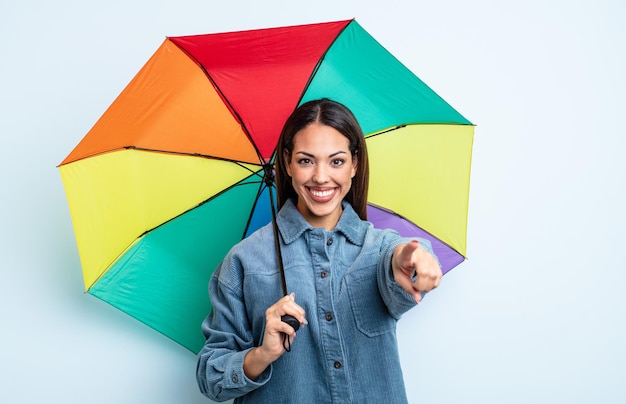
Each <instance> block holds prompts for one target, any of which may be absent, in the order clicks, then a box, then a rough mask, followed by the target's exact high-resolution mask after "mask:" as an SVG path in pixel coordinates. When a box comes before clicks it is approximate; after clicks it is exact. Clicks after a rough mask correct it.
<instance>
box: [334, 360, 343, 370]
mask: <svg viewBox="0 0 626 404" xmlns="http://www.w3.org/2000/svg"><path fill="white" fill-rule="evenodd" d="M333 366H334V367H335V369H341V366H343V365H342V364H341V362H339V361H336V362H335V363H334V365H333Z"/></svg>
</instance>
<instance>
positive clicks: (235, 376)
mask: <svg viewBox="0 0 626 404" xmlns="http://www.w3.org/2000/svg"><path fill="white" fill-rule="evenodd" d="M232 380H233V383H237V382H239V376H237V375H233V378H232Z"/></svg>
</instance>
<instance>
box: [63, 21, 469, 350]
mask: <svg viewBox="0 0 626 404" xmlns="http://www.w3.org/2000/svg"><path fill="white" fill-rule="evenodd" d="M322 97H326V98H330V99H333V100H336V101H339V102H341V103H343V104H345V105H346V106H347V107H348V108H350V109H351V110H352V111H353V112H354V114H355V116H356V117H357V119H358V120H359V122H360V124H361V126H362V127H363V130H364V132H365V133H366V137H367V140H366V141H367V143H368V151H369V154H370V195H369V203H370V205H369V208H368V209H369V211H368V215H369V219H370V220H371V221H372V222H373V223H374V224H375V226H377V227H385V228H388V227H391V228H395V229H397V230H398V231H399V232H400V233H401V234H403V235H406V236H421V237H425V238H428V239H430V240H431V241H432V244H433V247H434V250H435V252H436V253H437V255H438V257H439V259H440V262H441V264H442V267H443V271H444V272H447V271H449V270H450V269H451V268H453V267H454V266H456V265H458V264H459V263H460V262H462V261H463V260H464V259H465V255H466V226H467V206H468V195H469V171H470V161H471V149H472V142H473V125H472V124H471V123H470V122H469V121H468V120H467V119H466V118H464V117H463V116H462V115H461V114H459V113H458V112H457V111H456V110H455V109H454V108H452V107H451V106H450V105H449V104H448V103H446V102H445V101H444V100H443V99H442V98H441V97H440V96H438V95H437V94H436V93H435V92H434V91H433V90H432V89H430V88H429V87H428V86H427V85H426V84H424V83H423V82H422V81H421V80H420V79H419V78H417V77H416V76H415V75H414V74H413V73H412V72H411V71H410V70H408V69H407V68H406V67H405V66H404V65H403V64H402V63H401V62H399V61H398V60H397V59H396V58H395V57H394V56H392V55H391V54H390V53H389V52H388V51H387V50H385V48H384V47H382V46H381V45H380V44H379V43H378V42H377V41H376V40H375V39H374V38H373V37H372V36H371V35H370V34H368V33H367V32H366V31H365V30H364V29H363V28H362V27H361V26H360V25H359V24H358V23H357V22H356V20H345V21H334V22H325V23H319V24H306V25H297V26H287V27H278V28H268V29H257V30H248V31H238V32H227V33H217V34H207V35H192V36H177V37H166V39H165V40H164V42H163V43H162V44H161V46H160V47H159V48H158V49H157V50H156V52H155V53H154V55H153V56H152V57H151V58H150V59H149V60H148V62H147V63H146V64H145V65H144V66H143V68H142V69H141V70H140V71H139V72H138V73H137V75H136V76H135V77H134V78H133V79H132V81H131V82H130V83H129V84H128V85H127V87H126V88H125V89H124V90H123V91H122V93H121V94H120V95H119V96H118V97H117V98H116V100H115V101H114V102H113V103H112V104H111V106H110V107H109V108H108V109H107V110H106V111H105V113H104V114H103V115H102V117H101V118H100V119H99V120H98V121H97V122H96V123H95V125H94V126H93V128H92V129H91V130H90V131H89V132H88V133H87V134H86V135H85V137H84V138H83V139H82V140H81V141H80V142H79V144H78V145H77V146H76V147H75V148H74V149H73V150H72V151H71V152H70V154H69V155H68V156H67V157H66V158H65V159H64V160H63V161H62V162H61V164H60V165H59V170H60V174H61V177H62V180H63V184H64V187H65V191H66V196H67V200H68V205H69V209H70V215H71V217H72V222H73V226H74V231H75V236H76V242H77V247H78V252H79V256H80V261H81V266H82V270H83V277H84V283H85V289H86V291H88V292H89V293H90V294H92V295H94V296H96V297H98V298H100V299H102V300H104V301H106V302H108V303H110V304H111V305H113V306H115V307H117V308H119V309H121V310H122V311H124V312H126V313H128V314H129V315H131V316H134V317H135V318H137V319H138V320H140V321H142V322H144V323H145V324H147V325H149V326H150V327H152V328H154V329H156V330H157V331H159V332H161V333H163V334H164V335H166V336H168V337H170V338H171V339H173V340H174V341H176V342H178V343H180V344H181V345H183V346H184V347H186V348H188V349H189V350H191V351H193V352H198V351H199V350H200V348H201V347H202V345H203V343H204V339H203V337H202V335H201V332H200V329H199V325H200V323H201V322H202V320H203V318H204V317H205V316H206V314H207V313H208V311H209V310H210V308H211V302H210V300H209V297H208V296H207V284H208V281H209V278H210V276H211V273H212V272H213V270H214V268H215V267H216V266H217V265H218V263H219V262H220V260H221V259H222V258H223V257H224V255H225V254H226V253H227V252H228V250H229V249H230V248H231V247H232V246H233V245H234V244H235V243H237V242H238V241H239V240H241V239H242V238H243V237H246V236H247V235H249V234H250V233H251V232H253V231H254V230H256V229H258V228H259V227H261V226H263V225H265V224H267V223H269V222H270V220H271V209H270V207H271V205H272V204H271V203H270V202H271V200H270V196H269V194H270V193H269V190H270V188H268V186H269V187H271V186H273V185H272V183H271V182H270V181H268V176H267V175H265V174H266V173H268V172H271V166H272V164H273V159H274V158H275V157H274V153H275V150H274V147H275V144H276V142H277V139H278V136H279V134H280V130H281V127H282V125H283V123H284V122H285V120H286V118H287V117H288V116H289V114H290V113H291V112H292V111H293V110H294V108H296V107H297V106H298V105H300V104H302V103H304V102H306V101H309V100H312V99H316V98H322ZM403 184H410V186H405V185H403Z"/></svg>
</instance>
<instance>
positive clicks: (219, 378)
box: [196, 257, 272, 401]
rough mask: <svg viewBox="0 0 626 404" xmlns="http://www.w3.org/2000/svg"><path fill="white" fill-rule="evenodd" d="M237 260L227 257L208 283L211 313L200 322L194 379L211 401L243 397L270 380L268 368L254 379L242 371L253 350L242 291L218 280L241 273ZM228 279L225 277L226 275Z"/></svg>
mask: <svg viewBox="0 0 626 404" xmlns="http://www.w3.org/2000/svg"><path fill="white" fill-rule="evenodd" d="M238 266H240V265H239V263H238V262H237V260H234V259H232V258H230V257H227V258H226V259H225V260H224V262H222V264H221V265H220V267H219V268H218V269H217V270H216V271H215V273H214V274H213V276H212V277H211V280H210V282H209V294H210V296H211V304H212V306H213V307H212V310H211V313H209V315H208V316H207V318H206V319H205V320H204V321H203V323H202V333H203V334H204V336H205V338H206V342H205V344H204V347H203V348H202V350H201V351H200V353H199V354H198V364H197V368H196V379H197V382H198V386H199V387H200V391H201V392H202V394H204V395H205V396H207V397H208V398H210V399H211V400H214V401H226V400H230V399H233V398H237V397H240V396H243V395H245V394H247V393H249V392H251V391H253V390H255V389H257V388H259V387H261V386H263V385H264V384H265V383H267V382H268V381H269V380H270V377H271V373H272V366H271V365H270V366H269V367H268V368H267V369H266V370H265V371H264V372H263V373H262V374H261V375H260V376H259V377H258V378H257V380H251V379H249V378H248V377H247V376H246V375H245V373H244V371H243V360H244V357H245V356H246V354H247V353H248V351H250V350H251V349H252V348H254V339H253V336H252V332H251V331H250V326H249V324H248V323H247V321H246V318H247V317H246V314H245V307H244V304H243V298H242V296H241V294H242V293H241V289H240V288H239V290H238V288H237V287H233V285H232V284H230V282H222V281H221V280H220V277H221V274H222V271H223V270H227V271H229V272H230V274H233V273H241V268H240V267H238ZM225 277H228V275H225Z"/></svg>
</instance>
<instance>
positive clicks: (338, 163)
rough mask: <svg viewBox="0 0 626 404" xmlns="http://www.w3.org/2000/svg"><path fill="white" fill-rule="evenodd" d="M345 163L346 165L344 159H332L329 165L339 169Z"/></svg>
mask: <svg viewBox="0 0 626 404" xmlns="http://www.w3.org/2000/svg"><path fill="white" fill-rule="evenodd" d="M345 163H346V160H344V159H333V161H331V164H332V165H333V166H335V167H341V166H342V165H344V164H345Z"/></svg>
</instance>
